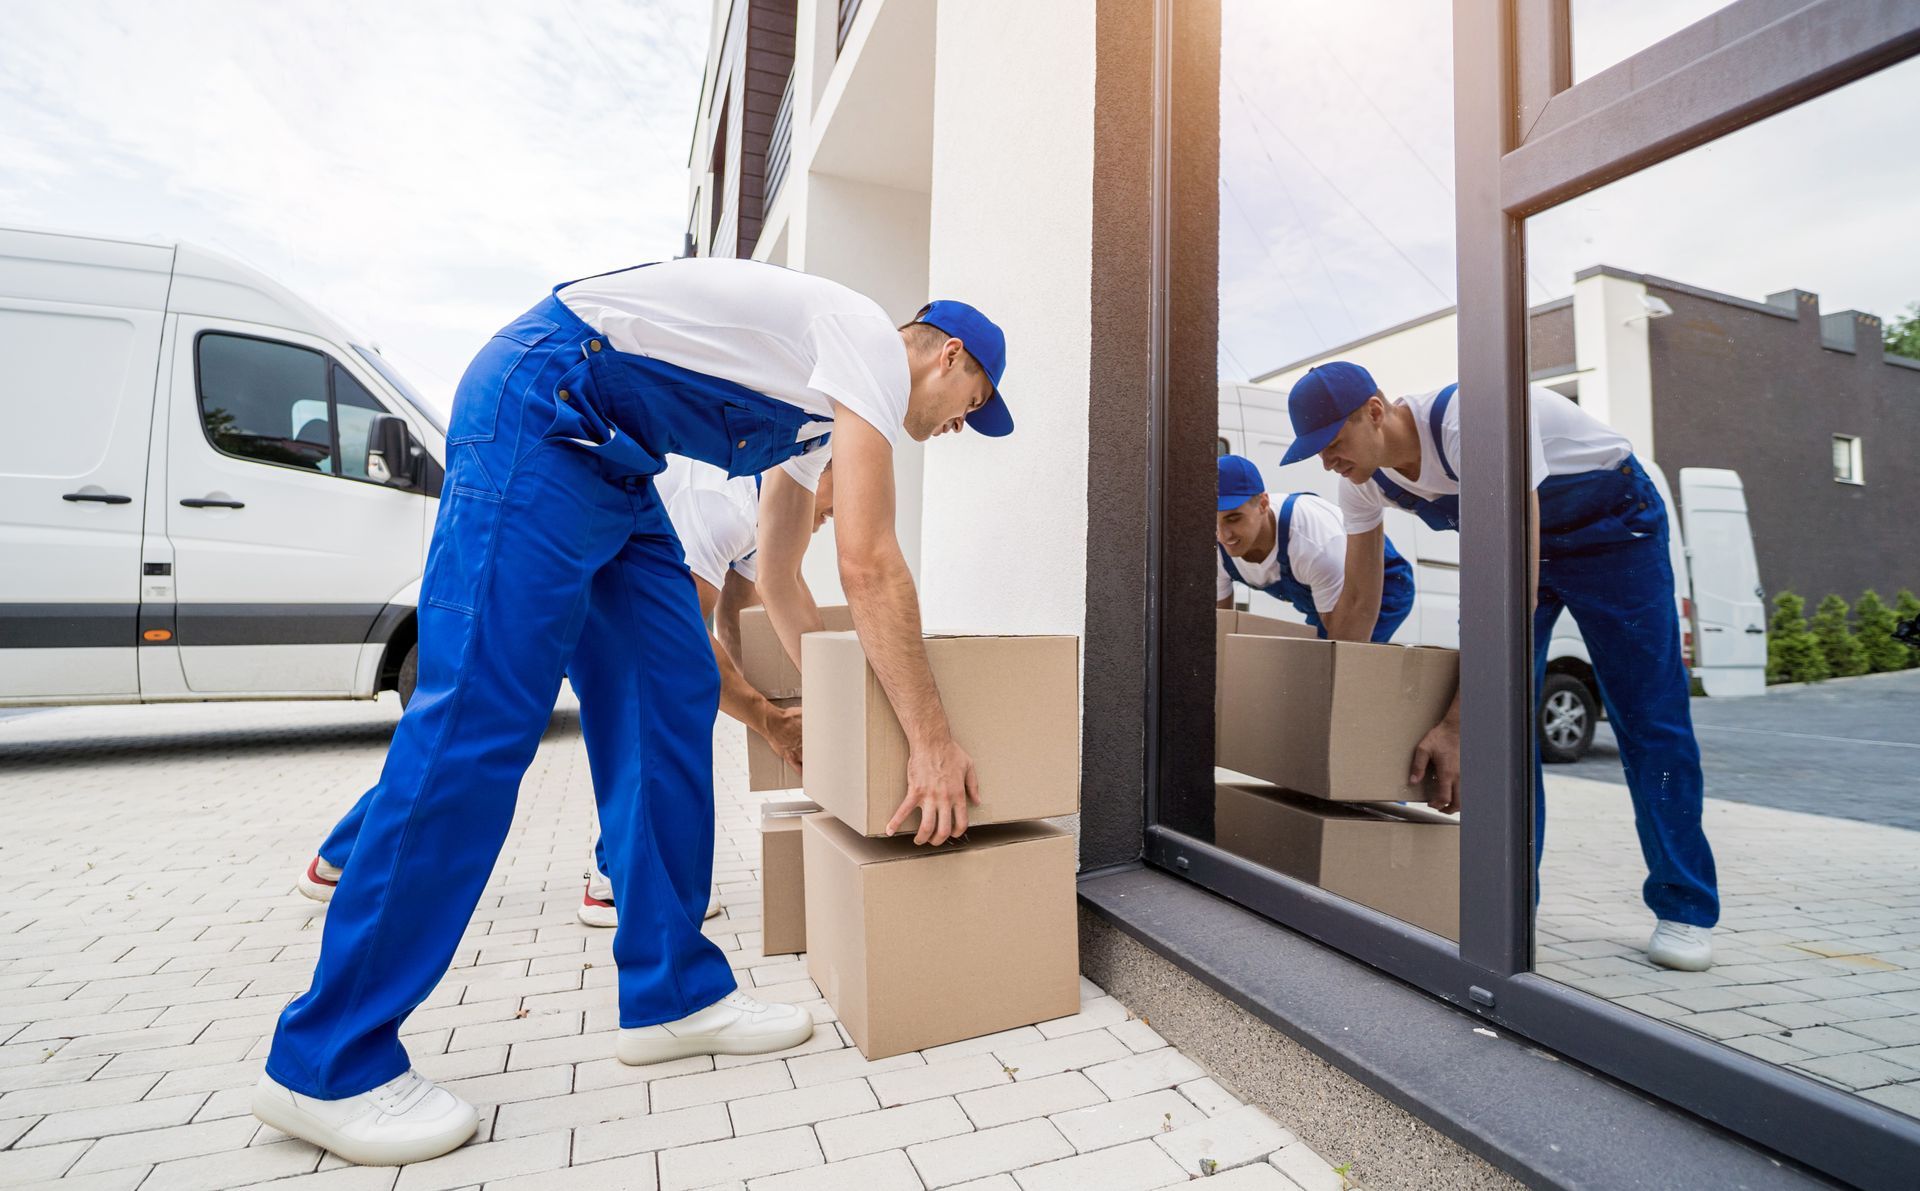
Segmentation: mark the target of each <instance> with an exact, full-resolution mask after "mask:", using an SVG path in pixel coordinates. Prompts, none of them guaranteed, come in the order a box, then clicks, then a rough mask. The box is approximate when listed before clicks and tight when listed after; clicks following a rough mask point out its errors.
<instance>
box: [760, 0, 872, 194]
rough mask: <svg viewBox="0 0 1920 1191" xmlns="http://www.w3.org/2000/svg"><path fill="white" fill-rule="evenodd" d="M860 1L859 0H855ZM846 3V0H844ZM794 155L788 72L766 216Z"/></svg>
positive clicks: (770, 143) (771, 152)
mask: <svg viewBox="0 0 1920 1191" xmlns="http://www.w3.org/2000/svg"><path fill="white" fill-rule="evenodd" d="M855 2H856V3H858V0H855ZM843 3H844V0H843ZM792 157H793V74H792V73H791V72H789V73H788V74H787V85H786V89H785V90H783V91H781V92H780V107H779V109H778V110H777V111H775V112H774V114H773V133H772V134H771V135H770V136H769V137H768V139H767V173H766V185H765V187H764V188H763V194H764V197H763V198H762V199H761V200H760V215H761V218H763V219H764V218H765V217H766V215H767V212H769V211H771V210H773V200H774V199H775V198H777V197H779V195H780V183H782V182H784V181H786V177H787V163H788V162H789V161H790V160H791V159H792Z"/></svg>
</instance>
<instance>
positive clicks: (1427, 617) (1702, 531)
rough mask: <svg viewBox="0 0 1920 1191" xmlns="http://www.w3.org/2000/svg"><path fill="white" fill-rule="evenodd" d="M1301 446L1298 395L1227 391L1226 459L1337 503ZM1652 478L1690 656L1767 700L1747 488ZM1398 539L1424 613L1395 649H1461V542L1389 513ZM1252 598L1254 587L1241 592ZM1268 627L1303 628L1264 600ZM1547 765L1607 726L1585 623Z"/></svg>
mask: <svg viewBox="0 0 1920 1191" xmlns="http://www.w3.org/2000/svg"><path fill="white" fill-rule="evenodd" d="M1292 442H1293V424H1292V422H1291V421H1289V419H1288V417H1287V395H1286V394H1285V393H1284V392H1281V391H1278V390H1275V389H1267V388H1262V387H1260V386H1259V385H1250V384H1237V383H1234V382H1226V383H1223V384H1222V385H1221V386H1220V434H1219V443H1218V449H1219V450H1220V452H1221V453H1223V454H1235V455H1244V456H1246V457H1247V458H1249V459H1251V460H1253V461H1254V463H1255V464H1256V465H1257V466H1258V467H1259V468H1260V474H1261V475H1262V476H1263V477H1265V479H1266V481H1267V486H1268V488H1269V489H1271V490H1272V491H1274V492H1317V493H1319V494H1320V495H1322V496H1324V497H1326V498H1327V499H1328V500H1334V499H1336V497H1335V494H1336V491H1337V489H1336V488H1335V485H1336V484H1337V483H1338V480H1339V477H1337V476H1335V475H1333V474H1332V473H1331V472H1328V471H1327V470H1325V469H1324V468H1322V467H1321V466H1320V462H1319V460H1317V459H1308V460H1304V461H1302V462H1300V463H1296V464H1293V465H1291V466H1289V467H1281V466H1280V458H1281V456H1283V455H1284V454H1286V450H1287V447H1288V445H1289V444H1291V443H1292ZM1641 462H1642V463H1644V464H1645V465H1646V468H1647V474H1648V475H1650V476H1651V477H1653V482H1654V486H1655V487H1657V488H1659V489H1660V496H1661V498H1662V499H1664V500H1665V501H1666V502H1667V508H1668V509H1674V508H1679V509H1681V510H1683V512H1682V516H1681V517H1680V518H1679V519H1678V520H1675V521H1673V522H1672V523H1671V528H1672V531H1673V532H1672V534H1671V539H1672V553H1673V574H1674V580H1675V590H1674V599H1675V601H1676V602H1677V607H1678V610H1679V614H1680V631H1681V646H1682V651H1683V653H1684V655H1685V657H1686V659H1687V665H1688V667H1689V669H1690V670H1691V671H1692V673H1693V677H1694V679H1695V680H1696V681H1697V682H1698V683H1699V684H1700V685H1701V687H1702V688H1703V689H1704V691H1705V693H1707V694H1708V695H1713V696H1718V697H1731V696H1742V695H1758V694H1761V693H1763V692H1764V691H1765V690H1766V668H1767V638H1766V600H1765V597H1764V595H1763V594H1762V593H1761V590H1760V571H1759V566H1758V564H1757V562H1756V561H1755V557H1754V549H1753V531H1752V529H1751V527H1750V526H1749V525H1748V523H1747V505H1746V496H1745V492H1744V490H1743V489H1742V487H1741V483H1740V477H1739V476H1738V475H1737V474H1735V473H1734V472H1731V471H1725V470H1722V469H1719V468H1693V467H1689V468H1682V469H1681V472H1680V491H1681V496H1682V500H1681V501H1680V502H1679V503H1678V504H1676V503H1675V502H1674V499H1673V492H1672V491H1671V490H1670V489H1669V488H1668V486H1667V477H1666V475H1665V473H1663V472H1662V471H1661V470H1660V468H1659V466H1658V465H1657V464H1655V463H1654V462H1653V460H1651V459H1642V460H1641ZM1386 528H1387V536H1388V537H1389V538H1391V539H1392V540H1393V544H1394V546H1395V548H1397V549H1398V550H1399V551H1400V553H1402V554H1404V555H1406V557H1407V561H1408V562H1410V563H1412V564H1413V577H1414V591H1415V595H1414V606H1413V614H1412V615H1410V616H1409V617H1408V618H1407V621H1406V623H1405V624H1404V625H1402V626H1401V628H1400V630H1399V631H1398V632H1397V633H1395V634H1394V640H1395V641H1397V642H1402V643H1405V644H1410V645H1445V646H1449V647H1453V648H1457V647H1458V646H1459V644H1460V535H1459V534H1457V533H1448V532H1445V531H1442V530H1436V529H1432V528H1429V527H1428V526H1427V525H1426V523H1424V522H1422V521H1421V520H1420V519H1419V518H1418V517H1415V516H1414V515H1413V514H1411V513H1408V512H1404V511H1402V510H1400V509H1394V508H1390V509H1388V510H1387V526H1386ZM1236 590H1238V591H1240V592H1241V593H1242V594H1241V596H1240V598H1241V599H1246V598H1247V595H1246V593H1245V589H1244V588H1237V589H1236ZM1246 606H1247V607H1248V608H1249V610H1250V611H1253V612H1257V613H1259V614H1261V615H1263V616H1274V617H1279V618H1281V619H1285V620H1296V621H1297V620H1300V619H1301V617H1300V614H1299V613H1298V612H1296V611H1295V610H1294V608H1293V606H1292V605H1290V604H1287V603H1286V602H1284V601H1282V600H1277V599H1275V598H1273V597H1272V596H1269V595H1267V594H1265V593H1264V592H1254V593H1252V597H1251V602H1250V603H1249V604H1248V605H1246ZM1540 698H1541V708H1540V717H1539V723H1540V747H1541V755H1542V756H1543V757H1544V758H1545V759H1547V760H1549V761H1556V762H1558V761H1576V760H1578V759H1579V758H1580V757H1581V756H1582V755H1583V754H1585V753H1586V751H1587V748H1588V746H1589V745H1591V744H1592V743H1593V732H1594V727H1595V726H1596V724H1597V723H1598V722H1599V720H1600V716H1601V705H1600V691H1599V687H1598V686H1597V685H1596V684H1595V682H1594V677H1593V664H1592V661H1591V658H1590V656H1589V654H1588V653H1587V643H1586V642H1585V641H1584V640H1582V639H1581V637H1580V629H1579V627H1578V626H1577V625H1575V624H1574V621H1573V617H1572V616H1570V615H1564V614H1563V615H1562V616H1561V617H1560V619H1559V621H1558V622H1557V623H1556V624H1555V626H1554V632H1553V641H1552V643H1551V644H1550V645H1549V646H1548V649H1547V678H1546V681H1545V683H1543V684H1542V687H1541V691H1540Z"/></svg>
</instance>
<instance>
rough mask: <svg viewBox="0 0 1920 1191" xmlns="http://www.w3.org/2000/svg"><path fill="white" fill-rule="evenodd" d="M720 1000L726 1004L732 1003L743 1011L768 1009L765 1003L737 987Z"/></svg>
mask: <svg viewBox="0 0 1920 1191" xmlns="http://www.w3.org/2000/svg"><path fill="white" fill-rule="evenodd" d="M720 1001H721V1003H722V1004H724V1005H731V1006H732V1007H733V1008H735V1009H738V1010H740V1012H742V1013H765V1012H766V1009H767V1007H766V1006H765V1005H762V1004H761V1003H760V1002H758V1001H756V1000H754V999H753V998H752V997H750V996H748V995H747V994H745V993H743V992H741V991H740V990H739V989H737V988H736V989H734V990H733V991H732V992H730V993H728V994H727V995H726V996H724V997H721V998H720Z"/></svg>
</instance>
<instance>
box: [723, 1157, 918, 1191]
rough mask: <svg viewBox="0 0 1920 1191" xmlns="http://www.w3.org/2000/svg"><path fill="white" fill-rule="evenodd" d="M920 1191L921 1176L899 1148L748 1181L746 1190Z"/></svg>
mask: <svg viewBox="0 0 1920 1191" xmlns="http://www.w3.org/2000/svg"><path fill="white" fill-rule="evenodd" d="M855 1187H857V1188H859V1189H860V1191H920V1189H921V1187H922V1183H921V1182H920V1176H919V1175H918V1174H916V1173H914V1169H913V1163H912V1162H911V1161H909V1160H908V1158H907V1156H906V1154H905V1153H903V1152H901V1151H900V1150H886V1151H883V1152H881V1153H878V1154H869V1155H867V1156H865V1157H863V1158H850V1159H848V1160H847V1161H845V1162H830V1163H828V1164H827V1165H825V1166H815V1167H812V1168H810V1169H807V1170H796V1171H792V1172H790V1173H788V1174H776V1175H771V1176H769V1177H767V1178H763V1179H753V1180H750V1181H749V1182H748V1183H747V1191H848V1189H849V1188H855Z"/></svg>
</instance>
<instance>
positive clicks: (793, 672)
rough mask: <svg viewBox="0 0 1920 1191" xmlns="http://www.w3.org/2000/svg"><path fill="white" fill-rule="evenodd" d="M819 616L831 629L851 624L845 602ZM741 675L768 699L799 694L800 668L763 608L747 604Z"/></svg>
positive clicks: (742, 630) (742, 628)
mask: <svg viewBox="0 0 1920 1191" xmlns="http://www.w3.org/2000/svg"><path fill="white" fill-rule="evenodd" d="M820 620H821V622H822V623H823V624H824V625H825V626H826V630H827V631H828V632H830V633H837V632H841V631H843V630H847V629H851V628H853V614H852V613H851V612H848V611H847V608H846V605H844V604H840V605H834V606H832V607H827V608H822V609H820ZM740 676H741V677H742V678H745V679H746V680H747V682H748V684H749V685H751V686H752V687H753V689H754V690H756V691H759V692H760V693H761V694H763V695H765V696H766V697H767V698H769V699H798V698H799V697H800V670H799V668H798V667H796V666H795V665H794V664H793V661H792V659H790V658H789V657H787V651H786V649H785V648H783V647H782V646H781V644H780V634H778V633H776V632H774V631H773V621H771V620H769V619H767V610H766V609H765V608H748V609H747V610H746V611H744V612H742V613H741V614H740ZM756 788H757V787H756ZM783 788H784V787H780V786H770V787H768V789H783Z"/></svg>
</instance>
